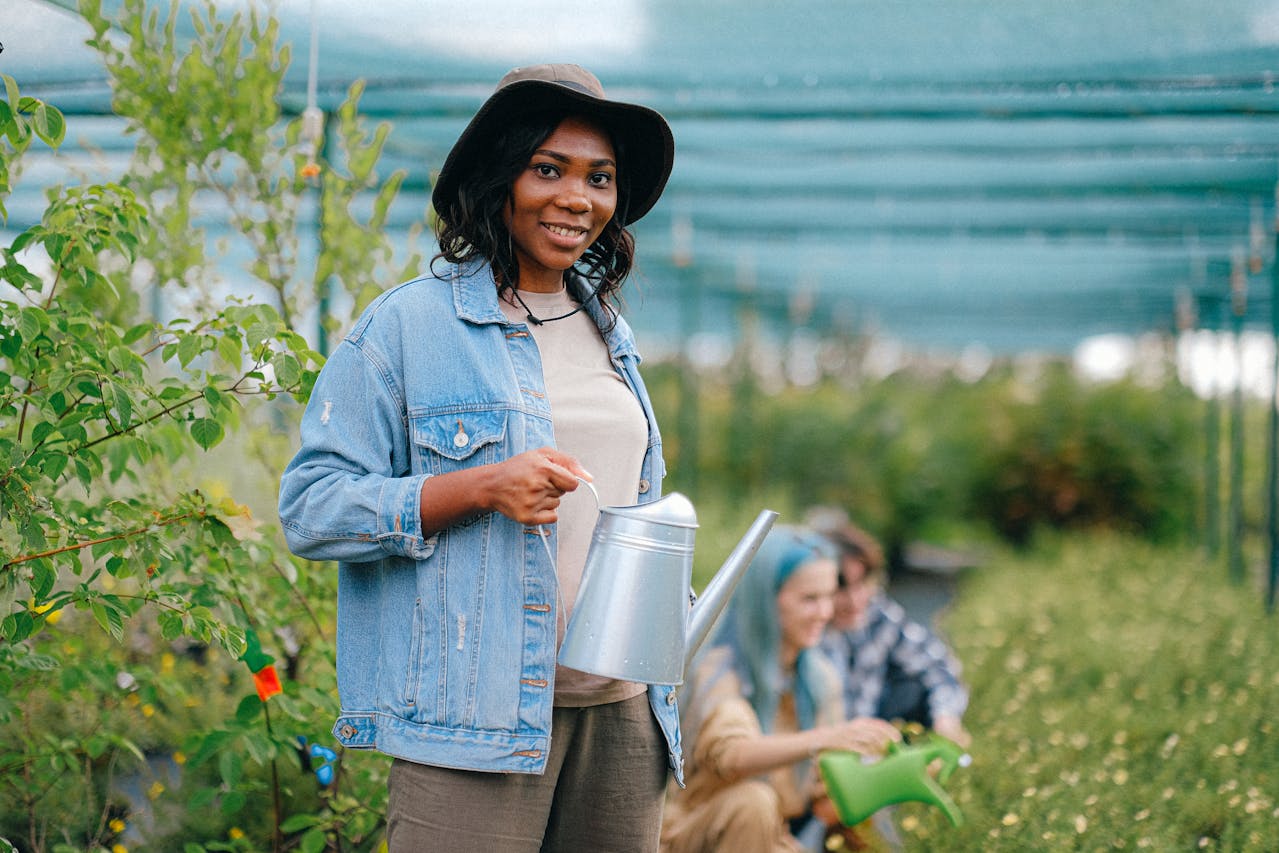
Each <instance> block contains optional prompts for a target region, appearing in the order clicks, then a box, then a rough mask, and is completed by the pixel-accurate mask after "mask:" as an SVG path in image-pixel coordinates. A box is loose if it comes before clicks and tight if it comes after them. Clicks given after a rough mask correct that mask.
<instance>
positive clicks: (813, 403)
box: [649, 362, 1262, 554]
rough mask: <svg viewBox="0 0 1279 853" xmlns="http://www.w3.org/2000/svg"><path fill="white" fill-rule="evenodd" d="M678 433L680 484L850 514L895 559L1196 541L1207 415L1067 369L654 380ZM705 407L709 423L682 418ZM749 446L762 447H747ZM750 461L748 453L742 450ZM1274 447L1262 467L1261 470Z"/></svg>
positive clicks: (1187, 402) (1152, 391)
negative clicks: (942, 550)
mask: <svg viewBox="0 0 1279 853" xmlns="http://www.w3.org/2000/svg"><path fill="white" fill-rule="evenodd" d="M649 376H650V377H651V378H650V382H651V384H652V385H653V389H654V390H653V396H654V406H655V407H656V408H657V410H658V415H659V417H660V418H661V419H662V422H663V423H665V424H668V425H676V426H677V427H682V426H684V425H685V424H688V423H696V424H697V425H698V435H697V436H696V441H695V442H694V443H693V446H695V447H696V448H697V449H698V452H697V457H696V459H695V460H691V459H688V458H687V457H686V455H685V454H684V452H683V450H682V448H683V447H684V446H685V445H687V444H688V443H689V442H688V440H687V437H686V436H684V435H682V434H680V433H679V432H677V431H675V430H673V429H671V428H670V427H668V431H670V432H671V433H672V434H671V436H670V444H671V458H672V461H673V465H672V471H671V475H672V476H671V484H672V487H674V488H685V489H688V488H693V487H696V488H697V489H698V490H699V493H700V494H701V495H702V496H715V498H717V499H718V498H723V499H726V500H731V501H740V500H741V498H742V496H743V495H744V494H745V495H754V494H766V495H769V496H770V497H772V498H773V499H774V500H777V499H778V498H779V497H780V499H781V502H782V503H783V504H785V505H786V506H788V507H793V508H797V509H801V510H802V509H803V508H805V507H809V506H812V505H815V504H833V505H836V506H840V507H844V508H845V509H846V510H848V511H849V513H850V514H851V515H852V517H854V518H856V519H858V520H859V521H860V522H861V523H862V524H864V525H866V526H867V527H869V528H870V529H872V530H874V531H875V532H876V533H877V534H878V535H879V536H880V538H881V539H883V540H884V542H885V544H886V546H887V548H888V550H889V553H890V554H896V553H899V552H900V549H901V548H902V547H903V546H904V545H905V544H907V543H908V542H909V541H910V540H912V539H916V538H924V537H928V536H932V535H936V536H942V537H944V536H945V535H947V534H946V532H947V531H951V530H955V529H959V530H966V531H970V532H971V531H972V530H974V529H977V528H985V529H988V530H991V531H994V532H997V533H998V534H999V535H1001V536H1002V537H1004V538H1005V539H1006V540H1007V541H1011V542H1016V543H1024V542H1026V541H1028V539H1029V537H1030V536H1032V535H1033V534H1034V532H1035V531H1036V530H1037V529H1040V528H1047V529H1084V528H1094V527H1100V528H1114V529H1121V530H1130V531H1133V532H1137V533H1140V534H1142V535H1146V536H1150V537H1153V538H1157V539H1169V538H1186V537H1188V535H1189V534H1191V533H1193V532H1194V531H1195V530H1196V529H1197V515H1198V510H1199V506H1198V500H1199V498H1198V496H1199V494H1200V491H1201V478H1202V472H1201V469H1202V465H1203V462H1202V460H1203V449H1202V441H1201V439H1200V437H1199V422H1200V419H1201V417H1202V414H1201V412H1202V407H1203V405H1204V404H1203V403H1202V402H1201V401H1199V400H1197V399H1195V397H1194V396H1193V394H1192V393H1191V392H1190V391H1189V390H1188V389H1186V388H1184V387H1182V386H1180V385H1176V384H1169V385H1166V386H1162V387H1154V388H1151V387H1145V386H1143V385H1140V384H1138V383H1136V382H1134V381H1131V380H1124V381H1119V382H1111V383H1104V384H1099V383H1093V382H1089V381H1086V380H1082V379H1080V378H1079V377H1077V376H1076V375H1075V374H1074V373H1073V372H1072V371H1071V370H1070V368H1069V366H1068V365H1067V364H1065V363H1063V362H1048V363H1047V364H1046V365H1045V367H1044V368H1043V370H1042V375H1041V376H1040V377H1039V378H1037V379H1036V380H1034V381H1028V380H1027V379H1025V378H1023V377H1021V376H1019V375H1018V372H1017V371H1016V370H1015V369H1014V368H1013V366H1012V365H1008V364H1003V365H997V366H996V367H995V368H994V369H992V370H991V371H990V372H989V373H988V374H987V375H986V376H985V377H984V378H982V379H981V380H980V381H976V382H970V381H964V380H961V379H959V378H957V377H956V376H954V375H953V374H951V373H949V372H947V371H933V372H924V371H903V372H900V373H896V374H893V375H892V376H889V377H888V378H886V379H883V380H879V381H862V382H857V383H854V384H851V385H850V384H849V383H848V382H847V380H846V379H843V378H841V379H838V380H837V379H836V378H835V377H827V378H825V379H824V380H822V381H821V382H818V383H817V384H814V385H811V386H806V387H795V386H788V387H784V388H781V389H780V390H777V391H775V392H773V393H769V394H764V393H763V392H762V391H760V390H759V389H758V388H752V387H751V385H752V380H750V379H749V378H747V379H742V378H738V379H737V380H736V382H729V381H726V380H725V378H724V377H721V376H711V375H702V376H698V377H696V381H697V383H698V386H697V393H696V394H695V395H689V394H687V393H683V394H681V393H680V391H679V390H678V389H679V386H680V384H681V383H684V382H687V381H689V379H688V375H687V373H683V374H681V373H680V372H678V371H677V370H676V369H675V368H674V366H673V365H669V366H665V365H664V366H658V367H657V368H652V369H650V371H649ZM690 401H694V402H693V403H692V404H693V405H696V406H697V408H698V412H697V414H696V417H695V418H690V417H689V416H688V414H687V413H686V412H684V411H682V410H681V407H687V406H688V405H690ZM734 435H739V436H740V435H748V436H749V440H746V439H738V440H736V441H735V440H733V439H732V436H734ZM734 448H736V449H734ZM1261 450H1262V448H1261V447H1260V446H1253V447H1251V448H1250V450H1249V453H1250V454H1252V458H1253V459H1255V460H1257V461H1256V463H1255V464H1254V465H1251V466H1249V468H1250V470H1254V472H1255V469H1259V468H1261V467H1262V466H1261V463H1260V454H1261Z"/></svg>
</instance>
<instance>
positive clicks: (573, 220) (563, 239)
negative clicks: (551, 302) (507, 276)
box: [505, 117, 617, 293]
mask: <svg viewBox="0 0 1279 853" xmlns="http://www.w3.org/2000/svg"><path fill="white" fill-rule="evenodd" d="M616 209H617V156H616V154H615V153H614V151H613V143H612V142H611V141H610V140H609V136H608V134H607V133H605V132H604V130H603V129H602V128H600V127H599V126H597V125H595V124H592V123H591V122H589V121H586V120H585V119H582V118H576V117H569V118H566V119H564V120H563V121H562V122H560V124H559V126H558V127H556V128H555V130H554V131H552V132H551V135H550V136H548V137H546V139H545V140H544V141H543V142H542V144H541V145H539V146H538V147H537V150H535V151H534V152H533V156H532V157H531V158H529V162H528V166H527V168H525V169H524V170H523V171H522V172H520V174H519V175H518V176H517V177H516V178H515V182H514V183H513V184H512V185H511V199H510V201H509V202H508V204H507V206H506V211H505V221H506V227H507V229H508V230H509V231H510V233H511V240H512V242H513V243H514V246H515V256H516V260H517V261H518V262H519V267H520V281H519V286H520V289H521V290H534V291H541V292H544V293H553V292H555V291H557V290H559V289H560V287H562V286H563V280H564V271H565V270H567V269H568V268H569V267H571V266H573V264H574V263H576V262H577V259H578V258H580V257H581V256H582V253H583V252H585V251H586V250H587V249H588V248H589V247H590V245H591V244H592V243H594V242H595V240H596V238H598V237H599V236H600V233H601V232H603V230H604V226H605V225H607V224H608V222H609V220H610V219H612V218H613V212H614V211H615V210H616Z"/></svg>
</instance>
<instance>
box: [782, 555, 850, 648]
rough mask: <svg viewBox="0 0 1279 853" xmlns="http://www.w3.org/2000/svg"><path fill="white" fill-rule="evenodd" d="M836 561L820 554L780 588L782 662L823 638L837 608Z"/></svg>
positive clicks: (794, 573)
mask: <svg viewBox="0 0 1279 853" xmlns="http://www.w3.org/2000/svg"><path fill="white" fill-rule="evenodd" d="M835 572H836V569H835V561H834V560H829V559H826V558H825V557H819V558H817V559H815V560H810V561H809V562H807V563H805V564H804V565H802V566H800V567H799V568H798V569H796V570H795V571H794V572H793V573H792V574H791V576H790V577H788V578H787V579H786V582H785V583H783V584H782V588H781V589H780V590H778V592H777V622H778V625H779V627H780V628H781V635H782V636H781V655H782V661H783V663H786V664H790V663H793V662H794V660H795V657H796V656H797V655H798V654H799V653H800V652H801V651H803V650H804V649H808V648H812V647H813V646H815V645H817V643H818V642H819V641H820V640H821V638H822V632H823V631H824V630H825V629H826V624H827V623H828V622H830V618H831V614H832V613H833V612H834V608H835V604H834V596H835V586H836V575H835Z"/></svg>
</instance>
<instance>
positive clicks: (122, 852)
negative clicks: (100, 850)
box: [111, 844, 129, 853]
mask: <svg viewBox="0 0 1279 853" xmlns="http://www.w3.org/2000/svg"><path fill="white" fill-rule="evenodd" d="M111 853H129V848H128V847H125V846H124V845H123V844H113V845H111Z"/></svg>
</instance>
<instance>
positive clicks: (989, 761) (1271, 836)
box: [902, 535, 1279, 853]
mask: <svg viewBox="0 0 1279 853" xmlns="http://www.w3.org/2000/svg"><path fill="white" fill-rule="evenodd" d="M945 626H946V629H947V631H948V633H949V636H950V637H951V639H952V640H953V641H954V644H955V647H956V649H957V651H958V653H959V656H960V657H961V658H962V660H963V662H964V666H965V675H966V676H967V679H968V681H969V683H970V685H971V687H972V691H973V698H972V704H971V706H970V709H969V713H968V715H967V717H966V724H967V725H968V726H969V728H970V730H971V731H972V732H973V734H974V743H973V745H972V748H971V752H972V754H973V757H974V761H973V764H972V766H971V767H969V768H967V769H961V770H959V771H957V772H956V773H955V775H954V776H952V777H951V784H950V785H949V786H948V787H949V789H950V791H951V792H952V794H953V795H954V797H955V800H956V802H957V803H958V804H959V806H960V808H961V809H962V810H963V811H964V813H965V816H966V817H967V819H968V820H967V823H966V824H965V825H964V826H963V827H962V828H960V829H958V830H956V829H951V828H950V825H949V824H948V823H946V822H945V821H944V820H942V819H941V818H940V814H939V813H937V812H936V811H935V810H926V809H924V808H923V807H919V806H911V807H909V808H906V809H903V814H904V817H903V821H902V824H903V826H904V828H905V829H906V835H907V837H908V838H909V839H910V844H909V849H913V850H920V851H924V850H966V851H969V850H970V851H978V850H981V851H991V850H1007V851H1022V850H1156V851H1165V850H1232V851H1257V853H1261V851H1270V850H1279V730H1277V729H1276V726H1279V722H1277V721H1276V719H1275V715H1274V711H1273V709H1274V708H1275V707H1276V702H1279V670H1277V669H1276V667H1275V660H1276V656H1277V655H1279V622H1277V621H1276V618H1275V617H1274V616H1267V615H1266V614H1265V612H1264V609H1263V608H1262V606H1261V605H1260V603H1259V593H1258V589H1257V587H1256V586H1255V585H1254V584H1246V585H1232V584H1230V583H1229V582H1228V581H1227V580H1226V577H1225V569H1224V567H1223V566H1222V565H1221V564H1220V561H1210V560H1206V559H1205V557H1204V555H1203V554H1201V553H1198V552H1196V551H1194V550H1193V549H1185V548H1164V547H1158V546H1151V545H1148V544H1144V543H1142V542H1139V541H1135V540H1133V539H1130V538H1125V537H1121V536H1114V535H1089V536H1074V537H1058V536H1054V537H1046V538H1044V539H1041V540H1038V541H1037V543H1036V547H1035V548H1034V549H1033V550H1031V551H1029V552H1006V553H1003V554H1000V555H998V556H994V557H993V558H992V559H991V560H990V562H989V563H988V564H987V565H984V566H983V567H982V568H981V569H980V570H977V571H974V572H973V573H972V574H971V576H970V577H969V578H968V580H967V581H966V582H965V583H964V585H963V588H962V594H961V595H960V597H959V598H958V600H957V602H956V604H955V606H954V609H953V611H952V612H951V613H950V614H949V617H948V618H947V619H946V620H945Z"/></svg>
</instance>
